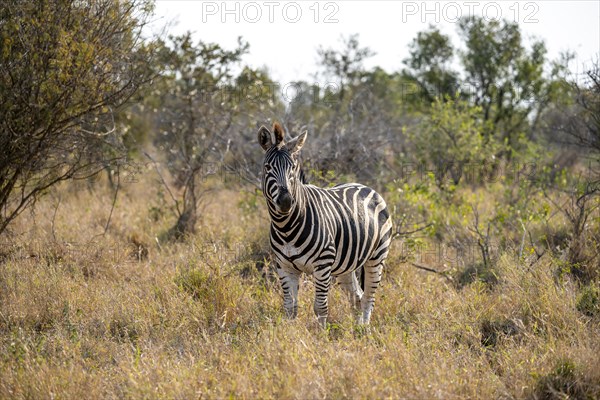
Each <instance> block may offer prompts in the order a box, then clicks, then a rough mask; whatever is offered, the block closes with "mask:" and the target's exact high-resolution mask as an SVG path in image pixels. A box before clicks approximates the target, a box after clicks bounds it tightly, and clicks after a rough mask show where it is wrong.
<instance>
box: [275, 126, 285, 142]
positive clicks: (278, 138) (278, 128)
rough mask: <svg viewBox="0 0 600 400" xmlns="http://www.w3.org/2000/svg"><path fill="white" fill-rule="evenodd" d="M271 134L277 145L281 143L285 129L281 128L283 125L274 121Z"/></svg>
mask: <svg viewBox="0 0 600 400" xmlns="http://www.w3.org/2000/svg"><path fill="white" fill-rule="evenodd" d="M273 134H274V135H275V144H276V145H278V146H279V144H281V143H283V137H284V136H285V131H284V130H283V126H281V124H280V123H279V122H275V123H274V124H273Z"/></svg>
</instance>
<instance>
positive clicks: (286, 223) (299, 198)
mask: <svg viewBox="0 0 600 400" xmlns="http://www.w3.org/2000/svg"><path fill="white" fill-rule="evenodd" d="M307 198H308V197H307V196H306V189H305V187H304V185H301V186H300V187H299V188H298V192H297V193H295V200H296V201H294V205H293V206H292V209H291V210H290V212H289V214H285V215H284V214H279V213H278V212H277V211H276V209H275V207H274V206H273V207H269V213H270V214H271V222H272V223H273V225H274V226H275V228H276V229H277V231H278V232H279V233H281V234H283V235H285V234H286V233H289V232H292V231H293V230H294V228H295V227H296V226H297V225H298V224H299V223H301V222H302V221H303V220H304V214H305V212H306V211H305V210H306V201H307Z"/></svg>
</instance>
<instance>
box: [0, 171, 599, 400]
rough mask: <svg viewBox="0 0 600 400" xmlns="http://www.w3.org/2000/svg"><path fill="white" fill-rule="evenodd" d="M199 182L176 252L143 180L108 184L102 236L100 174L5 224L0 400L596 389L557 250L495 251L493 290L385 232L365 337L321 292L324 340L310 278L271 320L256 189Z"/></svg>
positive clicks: (154, 193)
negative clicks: (191, 221)
mask: <svg viewBox="0 0 600 400" xmlns="http://www.w3.org/2000/svg"><path fill="white" fill-rule="evenodd" d="M208 185H209V186H212V187H213V188H214V189H215V190H213V191H212V192H210V194H208V195H207V196H208V197H207V198H206V202H205V206H204V208H203V209H202V218H201V223H200V225H199V226H198V229H197V232H196V234H194V235H193V236H191V237H188V238H187V240H185V241H183V242H169V241H167V240H165V232H166V231H167V230H168V228H169V227H170V226H172V224H173V222H174V216H173V215H172V214H170V212H169V211H168V210H169V208H168V207H167V206H165V204H166V202H167V200H166V199H165V196H166V195H165V193H163V191H162V190H161V189H160V185H159V184H157V183H156V177H154V176H152V174H151V172H148V173H145V174H141V175H140V179H139V180H138V181H137V182H132V183H126V184H123V188H122V190H121V191H120V192H119V195H118V198H117V201H116V205H115V208H114V211H113V214H112V218H111V221H110V225H109V228H108V230H107V232H106V234H105V235H102V232H103V231H104V227H105V224H106V221H107V218H108V215H109V213H110V209H111V203H112V200H113V192H111V191H110V190H109V189H108V188H107V186H106V185H105V184H104V183H103V182H102V181H101V182H100V183H97V184H96V185H94V186H93V188H90V186H88V185H87V184H85V183H81V182H80V183H70V184H64V185H62V186H60V187H59V188H58V189H57V190H55V191H53V192H51V193H50V194H48V195H47V196H46V197H44V198H43V199H42V200H41V201H39V202H38V203H37V204H36V205H35V207H34V208H33V209H32V211H31V212H30V211H28V212H26V213H25V214H23V215H22V216H21V218H19V219H18V220H17V222H15V224H14V225H13V226H12V227H11V230H10V235H5V236H4V237H3V238H2V255H1V257H2V258H1V259H0V349H1V350H0V376H1V379H0V398H3V399H5V398H27V399H41V398H62V399H68V398H177V399H190V398H225V397H229V398H248V399H255V398H292V399H294V398H295V399H308V398H419V399H425V398H438V399H456V398H481V399H488V398H544V399H548V398H557V399H558V398H574V399H575V398H577V399H592V398H599V397H600V356H599V354H600V327H599V319H598V313H597V308H598V300H597V291H596V292H594V290H597V289H595V288H597V286H594V285H593V284H592V285H591V286H590V285H587V286H585V288H586V289H585V290H584V289H582V288H584V285H583V284H582V283H581V282H579V281H578V280H577V279H575V278H574V277H573V276H572V275H571V274H569V273H568V271H567V272H565V271H564V268H562V269H561V265H562V264H561V261H560V257H559V255H556V254H554V253H551V252H547V253H545V254H544V255H543V256H542V257H541V258H540V259H537V260H536V257H535V256H529V255H528V254H529V251H528V250H527V246H525V251H524V253H525V254H522V255H521V257H520V258H519V256H518V254H517V252H516V251H511V250H510V249H507V250H503V251H501V252H500V253H499V254H498V255H497V257H496V258H495V260H494V270H493V274H494V280H493V284H490V282H489V280H488V281H486V280H485V279H471V280H468V281H466V282H463V283H462V284H458V283H457V279H458V272H457V271H458V269H457V268H453V266H452V265H447V266H446V269H447V270H448V271H450V272H448V273H447V274H445V275H442V274H436V273H432V272H428V271H424V270H422V269H418V268H415V267H414V266H413V265H411V264H410V263H407V262H406V257H405V256H404V255H403V245H402V243H401V240H400V239H397V240H396V241H395V242H394V243H393V245H392V250H391V254H390V257H389V260H388V263H387V264H388V265H387V268H386V270H385V273H384V280H383V283H382V286H381V288H380V290H379V292H378V294H377V300H376V306H375V310H374V314H373V318H372V323H371V326H370V328H369V329H368V330H365V329H362V328H361V327H359V326H357V325H356V324H355V322H354V321H355V319H354V316H353V310H352V309H351V306H350V304H349V302H348V301H347V299H346V297H345V295H344V293H343V292H342V291H341V290H340V288H339V287H335V288H334V289H333V291H332V293H331V296H330V316H329V325H328V328H327V329H326V330H323V329H321V328H319V327H318V326H317V323H316V321H315V318H314V316H313V312H312V300H313V290H314V288H313V286H312V283H311V281H310V279H308V278H307V279H306V280H305V281H304V282H303V283H302V284H301V289H300V307H299V317H298V318H297V319H296V320H294V321H289V320H287V319H285V318H284V317H283V310H282V296H281V290H280V288H279V285H278V282H277V280H276V279H275V276H274V272H273V267H272V265H271V264H270V263H269V261H268V257H267V258H265V256H266V255H267V254H268V240H267V235H268V214H267V212H266V207H265V205H264V201H263V198H262V196H261V195H260V193H258V194H256V193H254V189H250V188H244V187H240V186H239V185H226V184H224V183H223V182H218V181H215V182H208ZM459 190H464V191H465V193H466V192H468V191H469V190H470V189H467V188H465V189H459ZM474 190H475V189H474ZM477 190H483V189H477ZM475 191H476V190H475ZM469 195H470V196H477V193H470V194H469ZM390 196H392V195H391V194H390V193H385V192H384V197H390ZM478 198H479V199H480V200H479V201H480V203H481V204H482V205H483V206H485V204H486V203H489V204H491V203H492V202H493V197H492V196H490V195H489V193H487V194H486V193H482V194H481V195H480V196H479V197H478ZM560 219H561V216H560V215H557V216H556V217H555V221H556V224H557V226H559V225H561V222H560ZM594 221H595V222H594ZM592 222H593V223H596V224H597V223H598V221H597V217H596V219H595V220H593V221H592ZM519 235H520V233H519ZM434 266H435V267H436V268H439V269H443V267H442V266H440V265H434ZM455 270H456V271H455ZM561 271H562V272H561ZM594 296H595V297H594Z"/></svg>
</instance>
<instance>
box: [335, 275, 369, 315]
mask: <svg viewBox="0 0 600 400" xmlns="http://www.w3.org/2000/svg"><path fill="white" fill-rule="evenodd" d="M356 272H357V271H353V272H351V273H349V274H345V275H340V276H338V277H337V280H338V282H339V283H340V286H341V287H342V288H343V289H344V290H345V291H346V292H347V293H348V296H349V298H350V303H351V304H352V306H353V307H358V305H359V304H360V300H361V299H362V296H363V291H362V289H361V288H360V284H359V282H358V279H357V277H356Z"/></svg>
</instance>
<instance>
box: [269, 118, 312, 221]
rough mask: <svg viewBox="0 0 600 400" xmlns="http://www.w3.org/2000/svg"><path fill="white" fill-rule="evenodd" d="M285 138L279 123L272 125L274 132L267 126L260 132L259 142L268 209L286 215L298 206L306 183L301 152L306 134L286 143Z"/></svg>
mask: <svg viewBox="0 0 600 400" xmlns="http://www.w3.org/2000/svg"><path fill="white" fill-rule="evenodd" d="M284 136H285V132H284V130H283V127H282V126H281V125H280V124H279V123H277V122H276V123H274V124H273V131H270V130H269V129H268V128H266V127H265V126H261V127H260V129H259V130H258V143H260V145H261V146H262V148H263V150H264V151H265V161H264V163H263V179H262V190H263V193H264V194H265V197H266V198H267V203H268V206H269V209H270V210H271V211H273V212H275V213H277V214H283V215H286V214H289V213H290V211H291V210H292V208H293V206H294V205H295V204H296V203H297V200H298V195H299V191H300V187H301V185H302V183H304V182H305V179H304V174H303V173H302V170H301V168H300V162H299V160H298V153H299V152H300V149H302V146H303V145H304V141H305V140H306V136H307V132H306V131H304V132H303V133H302V134H301V135H299V136H298V137H295V138H293V139H291V140H290V141H289V142H287V143H286V142H285V140H284Z"/></svg>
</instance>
